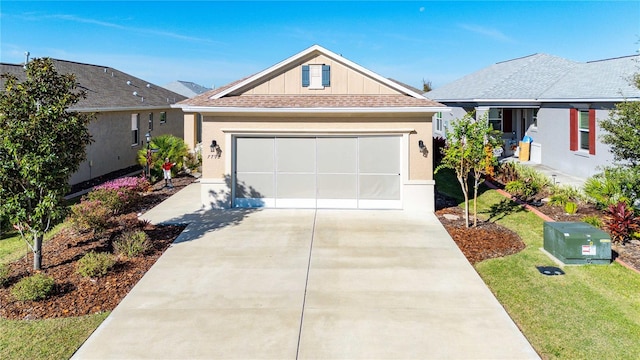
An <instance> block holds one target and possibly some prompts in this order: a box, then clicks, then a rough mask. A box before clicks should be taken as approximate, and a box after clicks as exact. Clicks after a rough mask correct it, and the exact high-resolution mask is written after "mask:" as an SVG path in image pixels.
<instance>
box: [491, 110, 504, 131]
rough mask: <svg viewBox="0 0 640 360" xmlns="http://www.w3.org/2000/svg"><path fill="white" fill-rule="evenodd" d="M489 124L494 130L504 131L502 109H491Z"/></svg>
mask: <svg viewBox="0 0 640 360" xmlns="http://www.w3.org/2000/svg"><path fill="white" fill-rule="evenodd" d="M489 124H491V127H493V130H499V131H502V109H496V108H491V109H489Z"/></svg>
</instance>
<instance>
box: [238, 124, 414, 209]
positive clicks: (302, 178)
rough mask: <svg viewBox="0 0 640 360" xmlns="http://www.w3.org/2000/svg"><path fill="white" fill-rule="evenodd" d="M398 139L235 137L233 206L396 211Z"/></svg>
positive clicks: (398, 194) (399, 201)
mask: <svg viewBox="0 0 640 360" xmlns="http://www.w3.org/2000/svg"><path fill="white" fill-rule="evenodd" d="M401 139H402V138H401V136H341V137H288V136H285V137H279V136H265V137H236V138H235V150H234V153H235V155H236V156H235V163H234V179H233V183H234V188H233V190H232V191H233V199H234V201H233V204H234V206H235V207H273V208H291V207H293V208H352V209H399V208H401V207H402V202H401V186H400V184H401V173H400V167H401V166H400V164H401V157H400V154H401V151H400V144H401Z"/></svg>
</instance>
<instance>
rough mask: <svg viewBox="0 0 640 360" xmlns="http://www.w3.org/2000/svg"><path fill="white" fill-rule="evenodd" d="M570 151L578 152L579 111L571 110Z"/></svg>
mask: <svg viewBox="0 0 640 360" xmlns="http://www.w3.org/2000/svg"><path fill="white" fill-rule="evenodd" d="M569 150H571V151H578V110H577V109H569Z"/></svg>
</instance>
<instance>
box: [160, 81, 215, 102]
mask: <svg viewBox="0 0 640 360" xmlns="http://www.w3.org/2000/svg"><path fill="white" fill-rule="evenodd" d="M162 87H163V88H165V89H168V90H171V91H173V92H175V93H178V94H180V95H183V96H186V97H188V98H191V97H194V96H196V95H200V94H202V93H205V92H207V91H209V90H211V89H210V88H207V87H204V86H202V85H198V84H196V83H193V82H190V81H181V80H178V81H174V82H172V83H169V84H166V85H163V86H162Z"/></svg>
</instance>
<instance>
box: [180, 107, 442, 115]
mask: <svg viewBox="0 0 640 360" xmlns="http://www.w3.org/2000/svg"><path fill="white" fill-rule="evenodd" d="M175 107H180V108H182V110H183V111H184V112H202V113H208V112H209V113H210V112H216V113H220V112H222V113H240V114H256V113H262V114H276V113H290V114H314V113H322V114H352V113H356V114H380V113H409V114H410V113H415V114H420V113H436V112H450V111H451V108H450V107H443V106H431V107H428V106H420V107H417V106H407V107H348V108H345V107H335V108H264V107H258V108H249V107H225V106H190V105H181V106H178V105H176V106H175Z"/></svg>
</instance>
